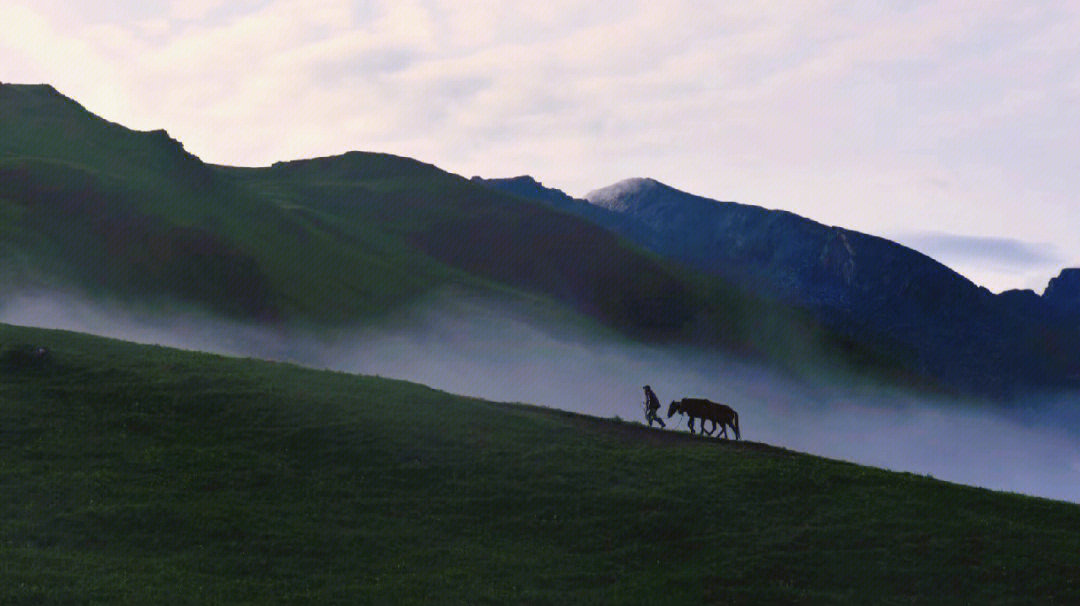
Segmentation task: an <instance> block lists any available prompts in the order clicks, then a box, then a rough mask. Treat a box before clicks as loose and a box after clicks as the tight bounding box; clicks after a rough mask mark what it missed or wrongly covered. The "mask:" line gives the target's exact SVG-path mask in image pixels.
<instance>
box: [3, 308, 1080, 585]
mask: <svg viewBox="0 0 1080 606" xmlns="http://www.w3.org/2000/svg"><path fill="white" fill-rule="evenodd" d="M23 344H25V345H28V346H30V348H26V347H23ZM37 346H44V347H46V348H47V349H48V351H49V353H48V355H47V356H46V357H44V358H37V357H35V356H34V355H32V352H33V348H34V347H37ZM28 351H29V352H30V355H26V352H28ZM0 431H2V432H3V434H4V439H3V440H2V441H0V460H2V461H3V465H0V486H2V487H3V490H0V509H2V511H3V515H0V561H2V562H4V565H3V566H0V601H2V602H5V603H34V604H66V603H85V602H90V603H177V602H191V603H259V604H271V603H298V602H302V603H320V604H328V603H350V604H353V603H396V604H414V603H415V604H419V603H432V602H438V603H462V604H475V603H552V604H554V603H613V602H614V603H664V604H700V603H712V602H717V603H736V604H743V603H745V604H770V603H776V604H791V603H860V604H861V603H912V602H914V603H942V604H946V603H957V604H961V603H1041V604H1053V603H1060V604H1067V603H1075V602H1076V601H1077V600H1078V599H1080V587H1078V586H1077V584H1076V579H1077V578H1078V577H1080V555H1078V554H1080V531H1078V529H1080V508H1078V507H1077V506H1075V505H1069V504H1065V503H1058V502H1052V501H1046V500H1042V499H1035V498H1029V497H1022V496H1017V495H1010V494H1003V493H993V492H989V491H986V490H980V489H974V488H967V487H963V486H958V485H952V484H947V483H943V482H939V481H935V480H932V479H928V478H924V477H919V476H913V475H910V474H896V473H889V472H885V471H881V470H877V469H872V468H866V467H859V466H856V465H852V464H846V463H839V462H835V461H830V460H826V459H821V458H816V457H810V456H806V455H801V454H798V453H794V452H790V451H785V450H780V449H777V448H772V447H768V446H765V445H762V444H755V443H750V442H746V443H717V442H715V441H706V440H699V439H692V438H690V437H689V436H686V435H679V434H672V433H664V432H655V431H650V430H646V429H644V428H643V427H641V426H640V425H636V424H628V423H624V422H615V421H607V420H602V419H597V418H592V417H582V416H578V415H573V414H569V413H561V412H558V411H553V410H547V409H539V408H532V407H527V406H512V405H502V404H492V403H489V402H483V401H479V400H473V399H466V398H461V397H456V396H451V395H449V394H445V393H441V392H437V391H433V390H430V389H427V388H424V387H421V386H417V385H413V384H408V383H402V382H395V381H387V380H382V379H376V378H370V377H356V376H350V375H345V374H338V373H327V372H316V371H312V370H305V369H301V368H297V367H293V366H287V365H281V364H270V363H265V362H258V361H253V360H239V359H228V358H220V357H216V356H209V355H202V354H192V353H183V352H178V351H175V350H168V349H163V348H156V347H144V346H135V345H131V344H126V343H122V342H117V341H108V340H104V339H99V338H91V337H87V336H83V335H76V334H72V333H61V332H56V331H44V330H37V329H23V328H14V327H9V326H3V325H0Z"/></svg>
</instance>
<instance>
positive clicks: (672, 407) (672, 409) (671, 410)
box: [667, 400, 682, 418]
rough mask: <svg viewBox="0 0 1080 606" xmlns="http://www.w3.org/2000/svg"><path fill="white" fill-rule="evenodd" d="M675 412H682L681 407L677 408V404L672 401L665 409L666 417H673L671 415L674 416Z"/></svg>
mask: <svg viewBox="0 0 1080 606" xmlns="http://www.w3.org/2000/svg"><path fill="white" fill-rule="evenodd" d="M677 412H682V407H680V406H679V403H678V402H676V401H675V400H672V401H671V404H669V405H668V407H667V416H668V418H671V415H673V414H675V413H677Z"/></svg>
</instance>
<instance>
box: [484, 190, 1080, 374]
mask: <svg viewBox="0 0 1080 606" xmlns="http://www.w3.org/2000/svg"><path fill="white" fill-rule="evenodd" d="M473 181H474V182H476V183H482V184H484V185H487V186H488V187H491V188H493V189H497V190H499V191H504V192H507V193H512V194H514V195H517V196H519V197H522V198H527V199H529V200H533V201H539V202H543V203H545V204H548V205H549V206H551V207H552V208H556V209H559V210H561V211H564V212H568V213H571V214H574V215H577V216H579V217H582V218H585V219H588V220H590V221H592V222H594V223H596V224H598V225H601V226H603V227H605V228H606V229H609V230H611V231H613V232H615V233H618V234H620V235H622V236H624V237H626V238H628V239H629V240H631V241H633V242H635V243H636V244H638V245H639V246H641V247H643V248H645V249H647V250H649V251H651V252H654V253H656V254H659V255H661V256H663V257H665V258H668V259H672V260H674V261H677V262H679V263H681V264H683V265H685V266H687V267H692V268H694V269H697V270H700V271H703V272H707V273H710V274H714V275H717V276H722V277H723V278H725V279H727V280H729V281H731V282H732V283H735V284H738V285H740V286H742V287H744V288H746V289H748V290H749V291H751V292H754V293H758V294H761V295H763V296H766V297H770V298H773V299H775V300H778V301H782V302H784V303H788V304H792V305H795V306H798V307H799V308H801V309H805V310H807V311H809V312H810V313H811V314H813V316H814V317H816V318H818V319H819V320H820V321H821V322H822V323H824V324H825V325H826V326H828V327H830V328H831V329H833V330H836V331H839V332H841V333H843V334H845V335H847V336H849V337H851V338H852V339H854V340H856V341H858V342H861V343H870V344H881V345H883V346H884V347H886V348H888V349H896V348H899V349H901V350H907V351H908V352H909V357H908V358H907V359H908V361H909V363H910V364H912V365H913V366H912V367H913V368H914V369H915V370H916V371H917V372H919V373H925V374H930V375H934V376H943V377H948V378H949V382H950V383H953V384H956V385H958V386H962V388H963V389H964V390H974V391H980V392H986V393H995V394H1003V393H1013V392H1015V391H1016V390H1018V389H1021V386H1023V387H1025V388H1026V387H1029V386H1032V385H1040V386H1049V385H1074V384H1076V382H1077V381H1078V380H1080V270H1078V269H1066V270H1064V271H1063V272H1062V273H1061V275H1060V276H1058V277H1057V278H1054V279H1053V280H1051V282H1050V284H1049V286H1048V287H1047V289H1046V291H1045V292H1044V293H1043V295H1042V296H1039V295H1037V294H1035V293H1034V292H1032V291H1007V292H1005V293H1001V294H999V295H994V294H992V293H990V292H989V291H988V290H986V289H985V288H981V287H979V286H977V285H975V284H974V283H972V282H971V281H970V280H968V279H967V278H965V277H963V276H961V275H960V274H958V273H956V272H955V271H953V270H951V269H949V268H948V267H946V266H944V265H942V264H941V263H939V262H937V261H935V260H934V259H931V258H930V257H927V256H926V255H923V254H921V253H919V252H917V251H914V250H912V249H910V248H907V247H905V246H902V245H900V244H897V243H895V242H892V241H889V240H886V239H884V238H879V237H876V236H871V235H867V234H863V233H859V232H856V231H851V230H848V229H844V228H841V227H830V226H826V225H822V224H820V223H817V222H815V221H812V220H810V219H806V218H804V217H800V216H798V215H795V214H793V213H790V212H786V211H778V210H768V209H765V208H761V207H758V206H751V205H746V204H737V203H734V202H720V201H716V200H710V199H708V198H703V197H700V196H695V195H692V194H688V193H685V192H682V191H679V190H677V189H674V188H671V187H669V186H667V185H664V184H663V183H659V182H657V181H655V180H652V179H629V180H626V181H622V182H619V183H616V184H615V185H612V186H610V187H606V188H603V189H599V190H596V191H593V192H590V193H589V194H587V195H586V196H585V199H574V198H571V197H570V196H568V195H566V194H565V193H563V192H561V191H559V190H556V189H551V188H546V187H543V186H542V185H541V184H540V183H539V182H537V181H536V180H535V179H533V178H532V177H528V176H523V177H515V178H510V179H481V178H479V177H474V179H473Z"/></svg>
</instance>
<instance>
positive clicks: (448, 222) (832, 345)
mask: <svg viewBox="0 0 1080 606" xmlns="http://www.w3.org/2000/svg"><path fill="white" fill-rule="evenodd" d="M0 284H2V285H3V286H4V287H5V290H4V291H0V294H2V293H3V292H5V291H6V292H12V291H15V290H20V289H21V290H27V289H39V290H66V289H76V290H78V291H80V292H86V293H89V294H90V295H91V296H95V297H108V298H112V299H121V300H123V301H125V302H128V303H130V304H133V305H147V306H152V307H159V308H162V309H173V308H175V307H176V306H177V305H180V306H188V305H190V306H194V307H196V308H198V309H201V310H208V311H210V312H213V313H215V314H221V315H224V316H228V317H232V318H238V319H243V320H251V321H256V322H261V323H265V324H273V325H297V324H302V325H314V326H318V327H323V328H327V329H333V328H335V327H340V326H345V325H354V324H357V323H364V322H370V321H373V320H377V319H379V318H382V317H385V316H387V315H388V314H391V313H393V312H395V311H396V310H399V309H401V308H402V307H403V306H408V305H410V304H413V303H416V302H418V301H421V300H424V299H425V298H429V297H432V296H434V295H435V294H437V293H440V292H446V291H448V290H450V291H464V292H467V293H479V294H481V295H483V296H489V297H493V298H509V299H514V300H519V301H520V300H528V301H538V300H539V301H543V302H545V304H548V303H550V305H551V306H554V307H556V308H558V309H559V310H562V311H561V312H560V313H564V314H565V315H568V316H573V317H576V318H583V319H586V320H588V321H589V322H593V323H595V324H598V325H602V326H604V327H607V328H610V329H614V330H616V331H618V332H620V333H622V334H623V335H625V336H627V337H630V338H634V339H641V340H646V341H651V342H675V343H683V344H694V345H700V346H706V347H710V348H721V349H724V350H728V351H735V352H738V353H739V354H740V355H750V356H758V357H764V358H768V359H771V360H773V361H776V362H779V363H782V364H785V365H787V366H789V367H794V366H799V365H802V364H805V363H806V361H807V360H815V359H818V358H820V357H821V355H822V354H823V353H824V355H825V357H826V358H829V359H832V360H834V361H838V360H839V359H840V358H842V359H843V360H845V361H846V362H845V363H850V364H853V365H855V366H857V367H864V368H877V369H881V370H883V371H884V372H886V373H887V374H891V373H892V370H891V369H892V368H894V367H895V365H894V364H892V363H891V362H890V361H888V359H887V358H884V357H882V356H881V355H880V354H878V353H874V352H870V351H869V350H867V349H866V348H863V347H861V346H860V345H859V344H857V343H852V342H850V340H847V339H845V338H844V337H843V336H842V335H836V334H834V333H832V332H830V331H826V330H822V329H821V328H820V326H818V324H817V322H816V321H815V320H813V319H812V318H809V317H808V316H806V315H805V314H803V313H802V312H799V311H797V310H793V309H791V308H790V307H788V306H784V305H781V304H775V303H772V302H770V301H766V300H763V299H762V298H760V297H758V296H756V295H753V294H749V293H747V292H745V291H744V290H742V289H741V288H738V287H735V286H733V285H731V284H730V283H728V282H726V281H725V280H723V279H719V278H717V277H712V276H706V275H703V274H700V273H699V272H695V271H691V270H688V269H686V268H682V267H679V266H677V265H676V264H674V263H671V262H670V261H667V260H665V259H662V258H660V257H658V256H656V255H654V254H652V253H649V252H647V251H644V250H642V249H641V248H639V247H637V246H635V245H633V244H632V243H631V242H629V241H628V240H626V239H624V238H623V237H621V236H619V235H618V234H616V233H612V232H611V231H610V230H607V229H603V228H601V227H600V226H597V225H596V224H594V223H593V222H590V221H585V220H582V219H581V218H580V217H577V216H574V215H573V214H571V213H567V212H564V211H561V210H554V209H551V208H549V206H548V205H545V204H538V203H525V204H523V203H522V198H520V197H517V196H512V195H509V194H505V193H502V192H498V191H495V190H492V189H491V188H489V187H485V186H482V185H480V184H476V183H473V182H470V181H469V180H467V179H465V178H462V177H460V176H457V175H453V174H450V173H447V172H445V171H443V170H440V169H439V168H437V167H435V166H432V165H430V164H425V163H422V162H419V161H417V160H413V159H410V158H402V157H397V156H392V155H388V154H379V153H367V152H349V153H346V154H343V155H339V156H332V157H325V158H313V159H307V160H298V161H290V162H279V163H276V164H274V165H272V166H268V167H258V168H242V167H229V166H215V165H210V164H206V163H204V162H202V161H201V160H200V159H199V158H197V157H196V156H194V155H192V154H191V153H189V152H187V151H186V150H185V149H184V147H183V145H181V144H180V143H179V142H177V141H176V140H175V139H173V138H171V137H170V136H169V135H168V134H167V133H165V131H151V132H138V131H133V130H130V129H127V128H125V127H123V126H121V125H118V124H115V123H112V122H108V121H106V120H103V119H101V118H99V117H97V116H95V115H93V114H92V113H90V112H89V111H87V110H86V109H85V108H83V107H82V106H81V105H79V104H78V103H76V102H75V101H73V100H71V99H68V98H67V97H64V96H63V95H62V94H60V93H59V92H58V91H56V90H55V89H54V88H52V87H51V86H47V85H12V84H3V85H0Z"/></svg>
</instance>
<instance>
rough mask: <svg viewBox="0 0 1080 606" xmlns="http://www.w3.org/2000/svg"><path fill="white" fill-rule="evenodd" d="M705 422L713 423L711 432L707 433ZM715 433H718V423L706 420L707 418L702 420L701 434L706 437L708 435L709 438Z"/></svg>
mask: <svg viewBox="0 0 1080 606" xmlns="http://www.w3.org/2000/svg"><path fill="white" fill-rule="evenodd" d="M705 421H708V422H710V423H712V429H710V430H709V431H705ZM714 431H716V421H714V420H712V419H705V418H703V419H701V433H703V434H705V435H707V436H709V437H712V435H713V432H714Z"/></svg>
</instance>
